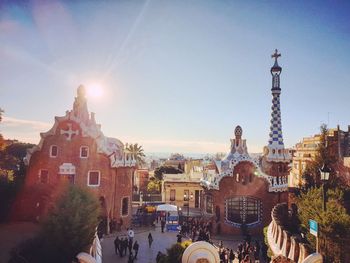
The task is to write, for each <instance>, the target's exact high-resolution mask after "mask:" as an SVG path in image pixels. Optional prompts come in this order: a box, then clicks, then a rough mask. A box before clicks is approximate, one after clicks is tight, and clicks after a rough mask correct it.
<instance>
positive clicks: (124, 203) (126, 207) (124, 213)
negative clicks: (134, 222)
mask: <svg viewBox="0 0 350 263" xmlns="http://www.w3.org/2000/svg"><path fill="white" fill-rule="evenodd" d="M128 213H129V197H124V198H123V199H122V216H127V215H128Z"/></svg>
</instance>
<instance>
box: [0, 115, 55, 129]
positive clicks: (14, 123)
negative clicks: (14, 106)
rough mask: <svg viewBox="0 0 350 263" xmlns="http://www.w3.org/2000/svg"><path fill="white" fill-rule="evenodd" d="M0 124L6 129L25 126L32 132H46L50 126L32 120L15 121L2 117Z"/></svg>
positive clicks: (49, 124)
mask: <svg viewBox="0 0 350 263" xmlns="http://www.w3.org/2000/svg"><path fill="white" fill-rule="evenodd" d="M2 124H3V125H5V126H7V127H23V126H27V127H30V128H31V129H34V130H39V131H43V130H47V129H50V128H51V126H52V124H51V123H47V122H42V121H33V120H23V119H17V118H12V117H7V116H4V117H3V119H2Z"/></svg>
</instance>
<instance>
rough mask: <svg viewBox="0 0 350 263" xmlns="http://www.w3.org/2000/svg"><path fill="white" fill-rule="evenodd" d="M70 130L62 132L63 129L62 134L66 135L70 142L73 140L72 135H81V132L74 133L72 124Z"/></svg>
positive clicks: (69, 124)
mask: <svg viewBox="0 0 350 263" xmlns="http://www.w3.org/2000/svg"><path fill="white" fill-rule="evenodd" d="M67 125H68V130H62V129H61V134H64V135H66V137H67V141H70V140H71V139H72V135H79V130H76V131H74V130H73V129H72V124H71V123H68V124H67Z"/></svg>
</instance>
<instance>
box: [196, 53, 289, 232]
mask: <svg viewBox="0 0 350 263" xmlns="http://www.w3.org/2000/svg"><path fill="white" fill-rule="evenodd" d="M279 56H280V54H278V53H277V50H276V52H275V54H274V55H273V56H272V57H273V58H275V64H274V65H273V67H272V68H271V75H272V89H271V91H272V97H273V99H272V114H271V127H270V135H269V142H268V145H267V146H265V147H264V153H263V156H262V157H260V158H252V157H251V156H250V155H249V153H248V149H247V144H246V140H244V139H242V135H243V130H242V128H241V127H240V126H237V127H236V128H235V131H234V138H233V139H231V147H230V148H231V149H230V152H229V153H228V155H227V156H226V157H225V158H224V160H222V161H215V169H214V168H213V167H210V169H207V171H208V172H205V173H204V177H203V180H202V181H201V185H202V186H203V188H204V202H203V205H202V211H203V214H204V216H206V217H210V218H212V220H213V221H214V222H215V225H216V227H215V228H214V229H215V231H216V232H222V233H230V234H240V233H241V228H242V227H245V226H246V227H248V228H249V229H250V233H253V234H254V233H255V234H258V233H261V231H262V229H263V227H265V226H267V225H268V224H269V222H270V221H271V210H272V208H273V207H274V206H275V205H276V204H277V203H280V202H285V201H287V199H288V184H287V182H288V179H287V177H288V173H289V170H288V169H289V168H288V165H289V164H290V162H291V152H290V150H288V149H285V148H284V143H283V135H282V125H281V110H280V94H281V89H280V73H281V71H282V68H281V67H280V66H279V65H278V63H277V58H278V57H279Z"/></svg>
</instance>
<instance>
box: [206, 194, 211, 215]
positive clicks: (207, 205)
mask: <svg viewBox="0 0 350 263" xmlns="http://www.w3.org/2000/svg"><path fill="white" fill-rule="evenodd" d="M205 210H206V212H207V213H208V214H212V213H213V197H212V196H211V195H207V196H206V203H205Z"/></svg>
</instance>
